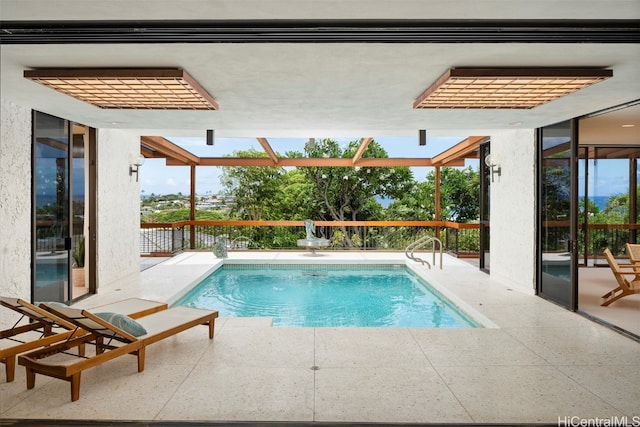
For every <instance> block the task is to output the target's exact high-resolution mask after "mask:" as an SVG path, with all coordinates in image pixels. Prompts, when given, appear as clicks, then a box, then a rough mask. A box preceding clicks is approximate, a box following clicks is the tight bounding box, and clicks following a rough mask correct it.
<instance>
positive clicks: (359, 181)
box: [288, 139, 414, 247]
mask: <svg viewBox="0 0 640 427" xmlns="http://www.w3.org/2000/svg"><path fill="white" fill-rule="evenodd" d="M359 147H360V141H351V142H349V143H348V144H347V145H346V146H345V147H341V146H340V145H339V144H338V142H337V141H335V140H332V139H323V140H321V141H317V142H316V141H313V140H310V141H309V142H308V143H307V144H306V145H305V149H304V156H306V157H309V158H347V159H351V158H353V157H354V156H355V154H356V152H357V150H358V148H359ZM288 155H289V156H290V157H300V156H303V155H302V154H300V153H295V152H294V153H288ZM387 157H388V155H387V152H386V151H385V150H384V149H383V148H382V147H381V146H380V144H378V143H377V142H375V141H371V142H370V143H369V145H368V146H367V149H366V150H365V151H364V152H363V153H362V158H387ZM302 171H303V173H304V174H305V176H306V177H307V179H308V180H309V181H310V182H311V183H312V185H313V190H314V191H313V196H314V198H315V203H314V206H317V207H318V212H317V215H318V218H320V219H326V218H330V219H333V220H334V221H345V220H351V221H358V220H368V219H378V218H380V217H381V215H382V209H381V206H380V204H379V203H377V202H376V201H375V197H376V196H377V197H386V198H397V197H400V196H401V195H402V194H404V193H406V192H407V191H409V190H410V189H411V188H412V187H413V184H414V181H413V173H412V172H411V170H410V169H409V168H406V167H393V168H379V167H317V166H315V167H306V168H303V169H302ZM342 233H343V234H344V239H345V240H344V241H345V243H346V244H347V245H348V246H349V247H355V246H357V245H356V242H355V240H354V238H353V236H350V235H349V233H348V232H347V230H346V227H342ZM354 235H355V234H354Z"/></svg>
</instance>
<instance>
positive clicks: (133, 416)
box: [0, 252, 640, 425]
mask: <svg viewBox="0 0 640 427" xmlns="http://www.w3.org/2000/svg"><path fill="white" fill-rule="evenodd" d="M229 255H230V257H229V259H230V260H232V261H234V262H252V261H258V262H301V261H302V262H330V261H331V260H335V259H339V260H340V262H367V263H369V262H388V261H390V260H391V261H394V262H395V261H397V262H399V263H404V262H405V259H404V254H401V253H377V252H376V253H364V252H346V253H335V252H327V253H322V254H321V256H317V257H310V256H309V254H307V253H304V252H233V253H230V254H229ZM220 262H221V261H220V260H218V259H216V258H214V257H213V255H212V254H211V253H204V252H193V253H184V254H181V255H179V256H176V257H174V258H171V259H169V260H167V261H165V262H163V263H160V264H158V265H155V266H153V267H151V268H148V269H145V270H144V271H142V272H141V273H140V278H139V280H138V278H137V277H134V278H131V280H129V281H127V280H123V281H121V282H120V283H115V284H113V285H112V286H110V287H109V288H105V289H100V293H99V294H98V295H95V296H92V297H90V298H88V299H85V300H83V301H81V302H80V303H78V304H77V306H80V307H91V306H96V305H101V304H104V303H108V302H111V301H115V300H118V299H123V298H128V297H142V298H148V299H155V300H162V301H167V302H170V303H171V302H175V301H176V300H177V298H178V297H179V296H180V295H182V294H183V293H184V292H186V289H188V288H190V287H191V286H193V284H195V283H197V282H198V281H199V280H200V279H201V278H202V277H204V276H206V275H207V274H208V273H209V272H210V271H211V270H212V269H213V268H214V266H216V265H218V264H219V263H220ZM424 274H425V275H426V277H427V278H428V280H429V281H430V282H431V283H434V284H437V286H438V287H440V288H441V289H443V290H446V292H447V293H448V294H449V295H450V296H451V298H453V299H454V300H456V303H458V304H459V305H461V306H462V307H463V308H465V309H468V310H469V311H471V312H475V313H476V315H477V316H478V317H479V318H482V319H483V322H484V323H485V325H487V326H488V327H484V328H477V329H419V328H283V327H271V326H270V320H269V319H262V318H258V319H239V318H219V319H218V321H217V322H216V334H215V339H214V340H212V341H210V340H208V339H207V334H206V328H204V327H203V328H194V329H192V330H189V331H187V332H184V333H182V334H179V335H177V336H174V337H171V338H169V339H166V340H164V341H162V342H160V343H157V344H154V345H153V346H151V347H149V348H148V350H147V352H146V367H145V370H144V371H143V372H141V373H138V372H137V369H136V362H135V359H134V358H133V357H129V356H124V357H120V358H117V359H115V360H113V361H111V362H108V363H106V364H103V365H101V366H98V367H96V368H93V369H90V370H88V371H85V372H84V373H83V376H82V386H81V395H80V399H79V400H78V401H76V402H71V401H70V397H69V384H68V383H67V382H64V381H60V380H55V379H50V378H47V377H42V376H38V377H37V379H36V387H35V388H34V389H32V390H27V389H26V386H25V383H26V380H25V374H24V369H22V368H21V367H18V372H17V373H16V381H15V382H13V383H3V384H1V385H0V418H3V419H51V420H56V419H58V420H73V419H79V420H91V419H94V420H142V421H167V422H168V421H283V422H286V421H299V422H313V421H315V422H374V423H376V422H381V423H383V422H386V423H465V424H466V423H486V424H494V423H525V424H526V423H547V424H557V423H558V422H559V421H560V422H562V420H567V421H569V420H572V421H573V422H575V421H579V420H588V419H595V418H599V419H614V418H615V419H622V418H623V417H627V421H628V422H629V423H632V422H634V420H635V422H637V423H640V406H639V405H638V402H640V357H639V356H640V344H639V343H638V342H636V341H634V340H631V339H629V338H626V337H624V336H622V335H620V334H618V333H616V332H614V331H611V330H609V329H607V328H605V327H603V326H601V325H599V324H596V323H594V322H592V321H590V320H588V319H586V318H584V317H582V316H580V315H578V314H575V313H571V312H568V311H566V310H564V309H562V308H560V307H557V306H555V305H554V304H551V303H549V302H547V301H544V300H542V299H540V298H538V297H535V296H533V295H528V294H525V293H522V292H518V291H514V290H511V289H510V287H509V286H510V284H508V283H506V284H505V283H500V282H497V281H495V280H493V279H492V278H491V277H490V276H489V275H487V274H484V273H482V272H479V271H478V270H477V268H475V267H473V266H471V265H469V264H467V263H464V262H461V261H459V260H457V259H455V258H452V257H448V256H445V261H444V268H443V269H442V270H440V269H437V268H436V269H432V270H428V271H426V272H425V273H424ZM576 417H577V418H576ZM634 417H635V418H634ZM566 425H568V424H566Z"/></svg>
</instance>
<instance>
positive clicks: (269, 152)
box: [256, 138, 279, 165]
mask: <svg viewBox="0 0 640 427" xmlns="http://www.w3.org/2000/svg"><path fill="white" fill-rule="evenodd" d="M256 139H257V140H258V142H259V143H260V145H262V149H263V150H264V152H265V153H267V155H268V156H269V158H270V159H271V160H272V161H273V163H274V165H277V164H278V160H279V159H278V156H277V155H276V153H275V152H274V151H273V148H271V144H269V141H267V139H266V138H256Z"/></svg>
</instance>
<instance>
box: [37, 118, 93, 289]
mask: <svg viewBox="0 0 640 427" xmlns="http://www.w3.org/2000/svg"><path fill="white" fill-rule="evenodd" d="M33 133H34V142H33V206H34V214H33V236H34V239H33V248H34V249H33V259H34V261H33V272H32V274H33V280H32V283H33V291H32V298H33V300H34V301H70V300H72V299H73V298H76V297H78V296H79V295H80V294H82V293H86V291H87V288H86V286H85V283H86V280H85V279H86V277H87V276H88V272H87V271H86V269H85V268H84V267H85V265H86V260H87V256H86V255H87V254H86V253H85V237H84V236H85V235H86V234H87V230H86V226H85V223H86V221H85V219H86V218H88V217H89V215H88V212H87V210H86V208H85V206H86V203H85V199H86V194H87V191H86V185H85V183H86V176H87V174H86V173H85V171H86V169H87V168H86V167H85V148H86V147H87V141H88V139H87V136H88V128H87V127H85V126H80V125H76V124H72V123H70V122H69V121H68V120H64V119H61V118H57V117H53V116H50V115H47V114H44V113H40V112H34V114H33ZM74 285H75V286H74Z"/></svg>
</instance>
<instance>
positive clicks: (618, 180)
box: [140, 136, 629, 196]
mask: <svg viewBox="0 0 640 427" xmlns="http://www.w3.org/2000/svg"><path fill="white" fill-rule="evenodd" d="M322 138H324V137H316V139H322ZM464 138H465V137H464V136H461V137H452V138H427V145H426V146H420V145H418V140H417V136H416V138H407V137H404V138H375V141H377V142H378V143H380V144H381V145H382V147H383V148H384V149H385V150H386V151H387V153H388V155H389V157H434V156H436V155H437V154H439V153H441V152H443V151H445V150H446V149H448V148H450V147H452V146H454V145H455V144H457V143H458V142H460V141H462V140H463V139H464ZM167 139H169V140H170V141H172V142H174V143H176V144H178V145H180V146H181V147H183V148H185V149H186V150H188V151H190V152H192V153H194V154H196V155H198V156H202V157H222V156H224V155H227V154H231V153H232V152H234V151H237V150H247V149H249V148H251V147H253V148H255V149H256V150H260V151H262V147H261V146H260V144H259V143H258V141H256V140H255V138H216V142H215V145H214V146H208V145H206V143H205V138H204V136H203V137H198V138H171V137H168V138H167ZM333 139H335V140H336V141H338V142H339V143H342V144H346V143H348V142H349V141H352V140H359V139H360V138H359V137H354V138H333ZM268 141H269V143H270V144H271V147H272V148H273V149H274V150H275V151H276V152H278V153H282V154H283V153H285V152H286V151H291V150H297V151H300V152H302V151H303V149H304V144H305V143H306V142H307V139H306V138H269V139H268ZM466 164H467V165H471V166H473V167H474V168H477V167H478V161H477V160H467V163H466ZM432 169H433V168H423V167H420V168H412V170H413V174H414V177H415V179H416V180H418V181H420V180H424V178H425V177H426V175H427V173H428V172H429V171H431V170H432ZM221 171H222V170H221V168H219V167H198V168H197V169H196V193H197V194H199V195H203V194H207V192H209V191H210V192H211V193H212V194H216V193H218V192H220V191H221V190H222V186H221V185H220V180H219V177H220V174H221ZM189 173H190V172H189V168H188V167H186V166H165V161H164V159H146V161H145V163H144V165H143V166H142V167H141V168H140V188H141V191H142V194H144V195H150V194H172V193H173V194H175V193H178V192H180V193H182V194H185V195H186V194H189ZM579 183H580V189H579V192H580V194H581V195H582V194H584V169H583V168H582V167H581V169H580V176H579ZM628 185H629V170H628V160H625V159H600V160H598V161H597V162H594V161H593V160H590V161H589V195H590V196H610V195H613V194H620V193H626V192H627V191H628Z"/></svg>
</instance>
